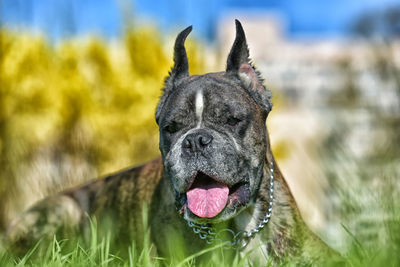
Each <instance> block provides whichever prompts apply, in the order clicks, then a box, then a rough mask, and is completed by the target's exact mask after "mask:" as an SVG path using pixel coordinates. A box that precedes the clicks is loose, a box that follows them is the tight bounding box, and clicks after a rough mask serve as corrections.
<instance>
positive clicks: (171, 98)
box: [156, 20, 272, 222]
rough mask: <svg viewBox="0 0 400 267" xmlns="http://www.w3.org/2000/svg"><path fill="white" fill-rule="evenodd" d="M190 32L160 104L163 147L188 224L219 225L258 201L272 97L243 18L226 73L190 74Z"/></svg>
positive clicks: (178, 45)
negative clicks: (252, 59) (253, 58)
mask: <svg viewBox="0 0 400 267" xmlns="http://www.w3.org/2000/svg"><path fill="white" fill-rule="evenodd" d="M191 30H192V27H188V28H186V29H185V30H184V31H182V32H181V33H180V34H179V35H178V37H177V38H176V42H175V47H174V62H175V65H174V67H173V68H172V71H171V73H170V75H169V77H167V79H166V81H165V88H164V94H163V95H162V97H161V100H160V103H159V104H158V107H157V111H156V121H157V123H158V125H159V129H160V150H161V154H162V158H163V164H164V175H166V176H167V177H169V179H170V181H171V186H172V190H173V191H174V192H175V197H176V199H175V200H176V203H177V207H178V210H180V212H181V213H184V216H185V218H186V219H188V220H192V221H195V222H211V221H212V222H218V221H222V220H226V219H229V218H231V217H233V216H235V215H236V214H237V213H239V212H240V211H241V210H242V209H243V208H244V207H246V206H248V205H249V204H250V203H251V202H252V201H253V200H254V199H255V198H256V196H257V193H258V189H259V186H260V182H261V178H262V176H263V167H264V163H265V154H266V150H267V147H268V145H269V144H268V143H267V142H268V140H267V139H266V127H265V120H266V117H267V115H268V113H269V111H270V110H271V107H272V104H271V101H270V99H271V94H270V92H269V91H268V90H266V88H265V87H264V86H263V84H262V79H261V78H260V76H259V74H258V72H256V70H255V69H254V67H253V66H252V64H251V63H250V59H249V51H248V48H247V43H246V37H245V34H244V31H243V28H242V26H241V24H240V22H239V21H237V20H236V39H235V41H234V44H233V46H232V48H231V51H230V53H229V56H228V60H227V68H226V71H224V72H218V73H207V74H204V75H193V76H191V75H190V74H189V71H188V69H189V67H188V59H187V55H186V50H185V46H184V42H185V39H186V37H187V36H188V35H189V33H190V32H191Z"/></svg>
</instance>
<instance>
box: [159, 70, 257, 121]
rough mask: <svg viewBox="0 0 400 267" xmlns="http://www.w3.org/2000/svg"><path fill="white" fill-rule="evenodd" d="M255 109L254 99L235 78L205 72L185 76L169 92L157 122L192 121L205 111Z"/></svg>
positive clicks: (214, 112) (218, 111) (201, 115)
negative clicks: (203, 73)
mask: <svg viewBox="0 0 400 267" xmlns="http://www.w3.org/2000/svg"><path fill="white" fill-rule="evenodd" d="M255 109H256V104H255V102H254V100H253V99H252V98H251V97H250V95H249V94H248V93H247V92H246V90H245V89H244V88H243V87H242V85H241V83H240V81H239V79H235V78H232V77H231V76H228V75H226V74H225V73H208V74H205V75H198V76H196V75H193V76H189V77H187V78H186V79H184V80H183V81H182V82H181V83H180V84H179V85H178V86H177V88H175V89H174V91H173V92H171V95H170V96H169V97H168V100H167V103H166V105H165V107H164V110H165V111H166V112H165V113H163V116H162V118H161V121H163V120H167V121H169V120H179V121H187V120H193V121H195V120H197V119H199V117H204V115H206V114H208V113H213V115H217V114H216V113H219V114H221V113H224V112H230V113H233V112H235V113H247V112H250V111H255Z"/></svg>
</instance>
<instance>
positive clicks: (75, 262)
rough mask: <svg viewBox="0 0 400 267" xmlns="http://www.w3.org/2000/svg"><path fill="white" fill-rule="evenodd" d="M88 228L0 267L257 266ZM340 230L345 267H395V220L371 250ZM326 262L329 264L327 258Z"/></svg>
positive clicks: (4, 255) (1, 258)
mask: <svg viewBox="0 0 400 267" xmlns="http://www.w3.org/2000/svg"><path fill="white" fill-rule="evenodd" d="M91 226H92V227H91V238H90V240H89V241H88V242H84V241H82V240H66V239H65V240H58V239H57V238H56V237H54V238H53V240H52V241H51V242H49V244H48V245H47V246H42V245H43V244H41V243H40V242H39V243H38V244H37V245H36V246H34V247H33V248H32V249H31V250H30V251H29V252H27V253H26V254H25V255H22V256H15V255H13V254H12V253H9V252H5V251H2V252H0V266H2V267H7V266H78V267H79V266H197V264H196V260H197V257H199V256H205V255H206V257H207V260H206V262H205V263H203V264H202V265H203V266H229V267H235V266H259V265H258V264H257V263H255V262H252V261H251V260H250V254H251V252H250V253H247V254H246V255H244V256H243V255H242V256H239V255H238V254H229V253H227V252H228V251H226V250H224V249H223V248H221V246H222V245H221V244H220V245H216V246H211V247H209V248H207V249H204V250H202V251H199V252H198V253H196V254H193V255H190V256H188V257H186V258H176V259H171V258H169V259H168V258H161V257H157V256H155V255H154V253H152V249H153V248H152V245H151V243H150V240H149V237H148V235H145V240H144V248H143V249H141V250H138V249H137V246H136V245H135V243H132V244H131V245H130V246H128V247H126V248H122V249H121V248H118V250H116V249H115V248H114V247H112V244H114V243H113V242H112V241H111V238H110V234H109V233H107V234H105V235H102V237H100V236H101V235H100V234H99V233H98V231H97V229H96V223H92V224H91ZM343 227H344V228H345V229H346V231H348V234H349V236H350V237H351V238H352V244H351V246H350V249H349V250H348V252H347V253H346V255H344V256H345V257H346V259H347V264H346V265H347V266H399V264H400V259H399V255H400V254H399V252H400V243H399V242H398V241H399V237H400V232H399V231H398V228H399V227H400V221H399V218H397V219H396V220H394V221H393V220H392V221H390V222H387V224H383V225H382V227H385V230H386V231H389V232H390V233H389V234H390V236H391V239H390V240H386V242H384V243H382V242H378V240H376V242H377V243H376V246H375V247H367V246H365V245H364V244H363V243H362V242H361V241H360V240H358V239H357V237H356V236H354V235H353V234H352V233H351V232H350V230H349V229H347V227H345V226H343ZM174 250H175V251H176V252H177V253H178V252H179V251H183V250H184V248H182V247H179V245H177V246H176V247H174ZM116 251H117V252H116ZM178 254H179V253H178ZM228 257H229V258H228ZM203 260H204V259H203ZM327 262H328V263H329V259H327ZM268 265H269V266H272V263H271V262H269V264H268ZM279 265H280V266H296V263H295V262H293V261H291V260H290V259H283V260H282V263H281V264H279ZM274 266H275V265H274Z"/></svg>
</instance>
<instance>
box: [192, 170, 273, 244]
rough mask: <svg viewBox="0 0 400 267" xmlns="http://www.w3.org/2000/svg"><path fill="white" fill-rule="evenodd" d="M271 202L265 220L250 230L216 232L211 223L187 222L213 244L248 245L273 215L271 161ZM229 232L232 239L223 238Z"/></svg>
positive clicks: (271, 171) (271, 173)
mask: <svg viewBox="0 0 400 267" xmlns="http://www.w3.org/2000/svg"><path fill="white" fill-rule="evenodd" d="M269 178H270V183H269V203H268V210H267V214H266V215H265V216H264V218H263V220H262V221H261V222H260V223H259V224H258V225H257V226H256V227H254V228H253V229H251V230H250V231H246V230H240V231H238V232H235V231H234V230H232V229H222V230H220V231H218V232H216V231H215V230H214V229H213V227H212V226H211V225H206V224H197V223H194V222H192V221H189V220H187V223H188V225H189V227H190V228H192V229H193V232H194V233H195V234H198V235H199V237H200V239H203V240H205V242H206V243H207V244H212V243H214V242H216V241H219V242H223V243H225V245H224V248H225V249H243V248H245V247H246V246H247V244H248V243H249V242H250V239H252V238H253V237H254V236H255V234H257V233H258V232H260V231H261V230H262V229H263V228H264V227H265V225H266V224H267V223H268V222H269V220H270V218H271V215H272V203H273V201H274V165H273V162H271V167H270V169H269ZM226 233H229V234H231V235H232V238H231V240H223V239H222V238H221V235H222V234H226Z"/></svg>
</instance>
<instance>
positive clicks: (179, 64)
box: [156, 26, 192, 123]
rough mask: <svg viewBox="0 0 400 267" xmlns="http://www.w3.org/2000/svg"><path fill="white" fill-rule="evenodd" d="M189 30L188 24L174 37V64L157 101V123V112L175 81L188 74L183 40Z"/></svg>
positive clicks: (157, 112) (157, 117) (157, 114)
mask: <svg viewBox="0 0 400 267" xmlns="http://www.w3.org/2000/svg"><path fill="white" fill-rule="evenodd" d="M191 31H192V26H189V27H187V28H186V29H184V30H183V31H181V32H180V33H179V34H178V36H177V37H176V40H175V45H174V66H173V67H172V69H171V71H170V72H169V76H168V77H166V78H165V85H164V89H163V95H162V96H161V99H160V102H159V103H158V105H157V110H156V121H157V123H158V119H159V116H160V114H159V113H160V112H161V109H162V106H163V105H164V102H165V100H166V99H167V96H168V94H169V93H170V92H171V90H172V89H173V88H174V86H175V85H176V83H178V82H179V80H181V79H182V78H185V77H188V76H189V62H188V58H187V54H186V49H185V40H186V37H187V36H188V35H189V33H190V32H191Z"/></svg>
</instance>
